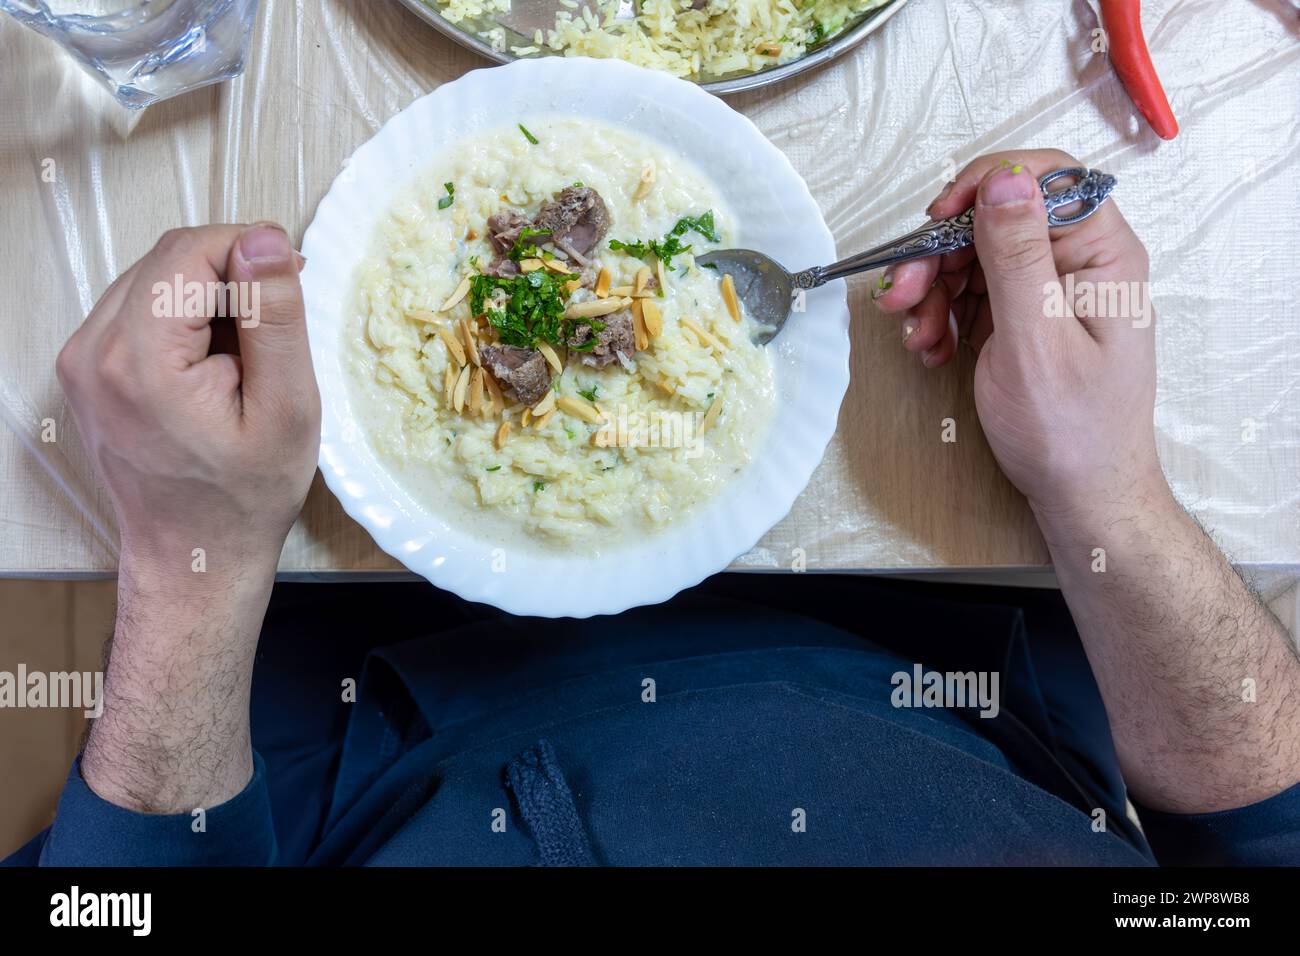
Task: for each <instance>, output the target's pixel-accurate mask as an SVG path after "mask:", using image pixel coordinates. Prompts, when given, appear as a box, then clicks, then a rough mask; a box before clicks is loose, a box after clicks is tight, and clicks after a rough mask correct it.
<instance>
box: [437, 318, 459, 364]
mask: <svg viewBox="0 0 1300 956" xmlns="http://www.w3.org/2000/svg"><path fill="white" fill-rule="evenodd" d="M438 338H440V339H442V342H443V344H444V345H446V346H447V351H448V352H450V353H451V357H452V358H453V359H455V360H456V364H457V365H464V364H465V347H464V346H463V345H461V344H460V343H459V342H458V341H456V333H455V332H453V331H452V330H451V329H450V328H449V327H448V326H445V325H440V326H438Z"/></svg>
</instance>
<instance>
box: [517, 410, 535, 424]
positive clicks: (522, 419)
mask: <svg viewBox="0 0 1300 956" xmlns="http://www.w3.org/2000/svg"><path fill="white" fill-rule="evenodd" d="M532 420H533V410H532V409H531V408H525V409H524V413H523V414H522V415H520V416H519V427H520V428H527V427H528V423H529V422H531V421H532Z"/></svg>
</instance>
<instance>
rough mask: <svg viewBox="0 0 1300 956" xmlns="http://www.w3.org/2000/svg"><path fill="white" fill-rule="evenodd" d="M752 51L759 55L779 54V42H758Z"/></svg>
mask: <svg viewBox="0 0 1300 956" xmlns="http://www.w3.org/2000/svg"><path fill="white" fill-rule="evenodd" d="M754 52H755V53H757V54H758V55H759V56H780V55H781V44H779V43H760V44H759V45H758V46H756V47H754Z"/></svg>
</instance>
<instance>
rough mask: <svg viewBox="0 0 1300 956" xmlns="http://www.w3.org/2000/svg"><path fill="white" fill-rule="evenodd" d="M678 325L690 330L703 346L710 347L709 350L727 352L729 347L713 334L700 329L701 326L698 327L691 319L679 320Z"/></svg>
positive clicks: (683, 318)
mask: <svg viewBox="0 0 1300 956" xmlns="http://www.w3.org/2000/svg"><path fill="white" fill-rule="evenodd" d="M677 324H678V325H684V326H685V327H686V328H688V329H690V330H691V332H693V333H694V334H695V337H696V338H697V339H699V340H700V344H701V345H704V346H708V347H709V348H711V349H713V350H715V351H718V352H725V351H727V347H726V346H725V345H723V344H722V343H721V342H720V341H718V338H717V336H715V335H714V334H713V333H712V332H709V331H707V330H705V329H702V328H700V326H698V325H696V324H695V323H694V322H692V321H691V320H690V319H688V318H686V317H685V316H683V317H682V318H680V319H678V320H677Z"/></svg>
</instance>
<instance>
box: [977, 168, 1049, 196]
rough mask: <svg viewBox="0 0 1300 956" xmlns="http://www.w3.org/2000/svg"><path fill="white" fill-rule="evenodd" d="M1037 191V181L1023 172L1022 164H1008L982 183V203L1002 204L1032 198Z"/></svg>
mask: <svg viewBox="0 0 1300 956" xmlns="http://www.w3.org/2000/svg"><path fill="white" fill-rule="evenodd" d="M1037 192H1038V183H1036V182H1035V181H1034V177H1033V176H1030V175H1029V174H1028V173H1026V172H1025V168H1024V167H1023V166H1008V167H1007V168H1006V169H1000V170H998V171H997V172H996V173H994V174H993V175H992V176H990V177H989V179H988V182H986V183H985V184H984V196H983V199H984V203H985V205H988V206H1003V205H1006V204H1007V203H1012V202H1021V201H1022V200H1025V199H1033V198H1034V194H1035V193H1037Z"/></svg>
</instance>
